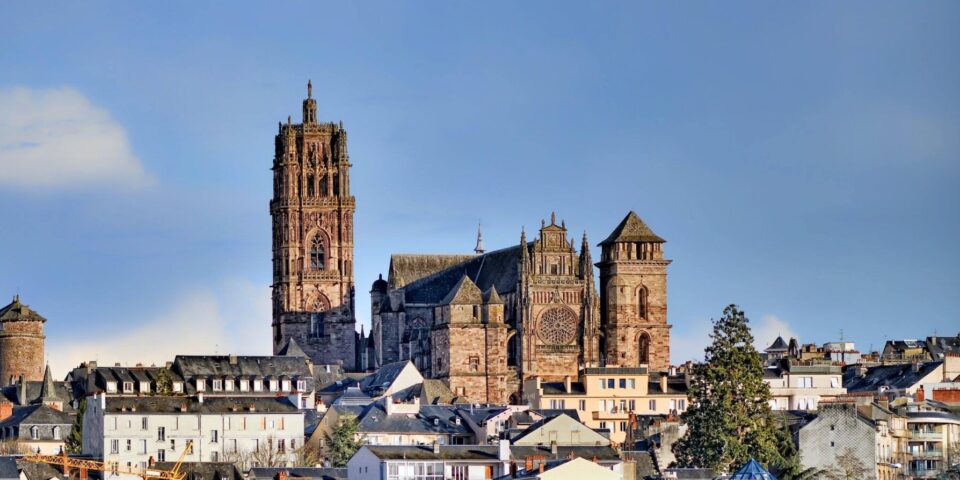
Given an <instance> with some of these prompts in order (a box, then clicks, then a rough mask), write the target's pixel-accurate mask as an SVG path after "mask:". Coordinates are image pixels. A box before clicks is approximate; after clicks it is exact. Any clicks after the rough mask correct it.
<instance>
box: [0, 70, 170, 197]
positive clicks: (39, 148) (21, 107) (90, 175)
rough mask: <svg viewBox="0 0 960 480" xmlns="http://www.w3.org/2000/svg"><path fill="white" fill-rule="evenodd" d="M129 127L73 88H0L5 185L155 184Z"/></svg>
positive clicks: (0, 162)
mask: <svg viewBox="0 0 960 480" xmlns="http://www.w3.org/2000/svg"><path fill="white" fill-rule="evenodd" d="M152 181H153V180H152V178H151V177H150V176H149V175H148V174H147V173H146V171H145V170H144V168H143V165H142V164H141V163H140V160H139V159H137V157H136V156H135V155H134V154H133V152H132V150H131V148H130V143H129V142H128V140H127V134H126V131H125V130H124V128H123V127H122V126H121V125H120V124H119V123H117V121H116V120H114V118H113V117H112V116H111V115H110V113H109V112H108V111H107V110H105V109H103V108H101V107H98V106H96V105H94V104H93V103H91V102H90V101H89V100H88V99H87V98H86V97H85V96H83V94H81V93H80V92H78V91H76V90H74V89H72V88H59V89H52V90H36V89H30V88H24V87H15V88H0V188H2V187H15V188H24V189H54V188H65V187H66V188H76V187H89V186H105V185H111V186H122V187H125V188H137V187H142V186H144V185H148V184H150V183H152Z"/></svg>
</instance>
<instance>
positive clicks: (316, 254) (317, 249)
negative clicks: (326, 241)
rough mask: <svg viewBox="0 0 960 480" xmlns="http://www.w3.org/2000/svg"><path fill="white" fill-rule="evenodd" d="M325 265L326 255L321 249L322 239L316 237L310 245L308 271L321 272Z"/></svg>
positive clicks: (318, 236)
mask: <svg viewBox="0 0 960 480" xmlns="http://www.w3.org/2000/svg"><path fill="white" fill-rule="evenodd" d="M326 265H327V253H326V250H325V249H324V247H323V238H321V237H320V235H317V236H316V237H313V242H312V243H311V244H310V269H311V270H323V269H324V267H325V266H326Z"/></svg>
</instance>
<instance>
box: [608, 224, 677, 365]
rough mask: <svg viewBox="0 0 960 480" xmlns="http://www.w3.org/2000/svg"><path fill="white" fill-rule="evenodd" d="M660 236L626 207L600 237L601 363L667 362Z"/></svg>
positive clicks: (664, 267)
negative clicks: (603, 237)
mask: <svg viewBox="0 0 960 480" xmlns="http://www.w3.org/2000/svg"><path fill="white" fill-rule="evenodd" d="M665 242H666V240H664V239H662V238H660V236H658V235H657V234H655V233H653V230H651V229H650V227H648V226H647V225H646V224H645V223H643V220H641V219H640V217H639V216H637V214H636V213H634V212H630V213H628V214H627V216H626V217H625V218H624V219H623V221H622V222H620V225H618V226H617V228H616V229H615V230H614V231H613V233H611V234H610V236H609V237H607V239H606V240H604V241H603V242H601V243H600V247H601V248H602V252H603V253H602V257H601V259H600V263H598V264H597V267H599V268H600V309H601V314H600V318H601V319H602V322H603V326H602V329H603V332H604V336H603V346H602V347H601V350H602V351H604V352H605V356H606V358H605V360H606V365H607V366H622V367H647V368H649V369H650V370H652V371H665V370H667V369H669V368H670V325H669V324H668V323H667V265H670V260H665V259H664V258H663V244H664V243H665Z"/></svg>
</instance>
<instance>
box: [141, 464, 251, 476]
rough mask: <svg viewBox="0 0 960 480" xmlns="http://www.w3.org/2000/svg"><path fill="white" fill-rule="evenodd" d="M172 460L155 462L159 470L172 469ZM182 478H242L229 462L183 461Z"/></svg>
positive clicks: (239, 472)
mask: <svg viewBox="0 0 960 480" xmlns="http://www.w3.org/2000/svg"><path fill="white" fill-rule="evenodd" d="M174 465H176V464H175V463H174V462H157V463H156V468H157V469H159V470H172V469H173V467H174ZM180 470H181V471H183V472H184V473H186V474H187V476H186V477H184V480H244V476H243V473H242V472H241V471H240V470H239V469H238V468H237V466H236V465H234V464H233V463H231V462H183V464H181V466H180Z"/></svg>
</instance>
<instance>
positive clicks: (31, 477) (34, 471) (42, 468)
mask: <svg viewBox="0 0 960 480" xmlns="http://www.w3.org/2000/svg"><path fill="white" fill-rule="evenodd" d="M17 469H19V470H20V471H21V472H22V473H23V476H24V477H26V478H27V480H50V479H51V478H56V479H59V480H65V479H66V477H65V476H64V475H63V474H62V473H60V471H59V470H57V469H56V468H53V466H52V465H48V464H46V463H36V462H28V461H26V460H24V459H22V458H18V459H17ZM92 476H94V475H91V477H92Z"/></svg>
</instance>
